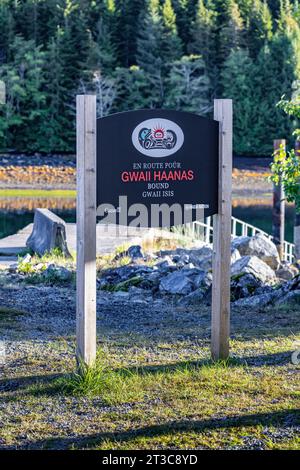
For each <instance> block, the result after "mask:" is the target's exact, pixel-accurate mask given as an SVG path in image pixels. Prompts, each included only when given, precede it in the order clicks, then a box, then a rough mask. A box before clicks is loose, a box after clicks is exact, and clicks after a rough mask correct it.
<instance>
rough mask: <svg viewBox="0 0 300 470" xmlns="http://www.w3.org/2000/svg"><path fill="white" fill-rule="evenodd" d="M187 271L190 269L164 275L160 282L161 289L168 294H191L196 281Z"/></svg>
mask: <svg viewBox="0 0 300 470" xmlns="http://www.w3.org/2000/svg"><path fill="white" fill-rule="evenodd" d="M187 273H188V270H186V271H185V270H181V271H176V272H174V273H171V274H168V275H167V276H165V277H163V278H162V279H161V281H160V284H159V290H160V291H161V292H163V293H167V294H179V295H187V294H189V293H190V292H192V290H193V289H194V283H193V280H192V279H191V277H190V276H189V275H188V274H187Z"/></svg>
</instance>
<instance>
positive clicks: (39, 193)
mask: <svg viewBox="0 0 300 470" xmlns="http://www.w3.org/2000/svg"><path fill="white" fill-rule="evenodd" d="M0 197H47V198H48V197H57V198H75V197H76V191H75V190H72V189H49V190H48V189H0Z"/></svg>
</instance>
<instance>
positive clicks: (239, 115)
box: [221, 49, 257, 155]
mask: <svg viewBox="0 0 300 470" xmlns="http://www.w3.org/2000/svg"><path fill="white" fill-rule="evenodd" d="M254 74H255V70H254V63H253V61H252V59H251V58H250V57H249V53H248V51H247V50H245V49H236V50H234V51H232V52H231V53H230V55H229V57H228V58H227V59H226V61H225V64H224V68H223V71H222V77H221V79H222V86H223V96H224V98H230V99H232V100H233V105H234V113H233V128H234V139H233V145H234V152H235V153H237V154H238V155H241V154H252V153H253V151H254V152H255V151H256V146H257V142H256V141H255V140H254V139H253V137H254V136H253V132H252V128H253V124H254V122H255V114H256V111H257V110H256V109H255V108H254V106H253V104H254V97H255V90H254V85H253V79H254ZM254 149H255V150H254Z"/></svg>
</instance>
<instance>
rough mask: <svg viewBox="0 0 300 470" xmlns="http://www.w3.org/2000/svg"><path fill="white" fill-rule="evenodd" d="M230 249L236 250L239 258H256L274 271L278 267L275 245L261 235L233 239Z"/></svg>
mask: <svg viewBox="0 0 300 470" xmlns="http://www.w3.org/2000/svg"><path fill="white" fill-rule="evenodd" d="M232 248H233V249H237V250H238V251H239V252H240V254H241V256H247V255H249V256H257V257H258V258H259V259H260V260H262V261H264V262H265V263H266V264H267V265H268V266H270V268H272V269H273V270H275V271H276V270H277V269H278V268H279V266H280V259H279V255H278V251H277V248H276V245H275V244H274V243H273V242H272V240H270V239H269V238H267V237H266V236H265V235H262V234H261V233H258V234H257V235H255V236H254V237H237V238H235V239H234V240H233V241H232Z"/></svg>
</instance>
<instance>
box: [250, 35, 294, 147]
mask: <svg viewBox="0 0 300 470" xmlns="http://www.w3.org/2000/svg"><path fill="white" fill-rule="evenodd" d="M297 67H298V64H297V56H296V54H295V48H294V45H293V41H292V40H291V38H290V37H289V35H288V34H284V33H277V34H276V35H275V36H274V37H273V38H272V40H271V41H270V43H269V45H266V46H264V47H263V48H262V49H261V51H260V53H259V55H258V59H257V62H256V66H255V73H254V78H253V83H254V86H255V90H256V95H255V108H254V109H255V121H254V122H253V129H252V132H253V135H254V138H255V140H256V142H257V148H256V149H255V151H256V152H257V153H259V154H263V155H264V154H265V155H268V154H271V152H272V142H273V140H274V139H278V138H282V137H287V136H289V135H291V132H292V123H291V122H290V121H288V120H287V119H286V117H285V116H284V113H283V111H282V110H281V109H280V108H278V107H276V103H277V102H278V101H279V100H280V98H281V97H282V95H284V94H285V93H286V94H287V96H289V95H290V94H291V92H292V83H293V81H294V80H295V79H296V78H297Z"/></svg>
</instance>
